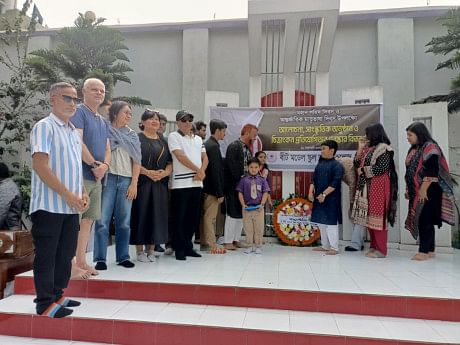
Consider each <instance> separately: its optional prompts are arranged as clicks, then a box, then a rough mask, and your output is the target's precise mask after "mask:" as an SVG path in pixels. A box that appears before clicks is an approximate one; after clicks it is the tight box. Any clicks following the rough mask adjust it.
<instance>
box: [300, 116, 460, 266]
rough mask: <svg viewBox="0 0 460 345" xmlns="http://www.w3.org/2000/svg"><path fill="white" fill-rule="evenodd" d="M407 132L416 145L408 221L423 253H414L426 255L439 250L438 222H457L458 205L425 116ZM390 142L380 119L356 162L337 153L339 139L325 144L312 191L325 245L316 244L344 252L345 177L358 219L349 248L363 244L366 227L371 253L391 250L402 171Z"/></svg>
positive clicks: (408, 177) (409, 167) (409, 165)
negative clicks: (390, 235)
mask: <svg viewBox="0 0 460 345" xmlns="http://www.w3.org/2000/svg"><path fill="white" fill-rule="evenodd" d="M406 132H407V140H408V142H409V144H410V145H411V147H410V150H409V152H408V154H407V158H406V172H405V182H406V192H405V198H406V199H407V200H408V203H409V213H408V215H407V218H406V221H405V227H406V229H407V230H409V231H410V232H411V234H412V236H413V237H414V239H416V240H418V241H419V250H418V253H417V254H415V255H414V256H413V258H412V259H413V260H418V261H423V260H427V259H430V258H433V257H434V256H435V253H434V250H435V226H438V227H441V225H442V222H446V223H448V224H450V225H454V224H455V222H456V216H457V209H456V206H455V200H454V195H453V180H452V177H451V175H450V174H449V169H448V165H447V162H446V159H445V157H444V155H443V153H442V151H441V148H440V147H439V145H438V144H437V142H436V141H435V140H434V139H433V138H432V137H431V135H430V132H429V131H428V129H427V127H426V126H425V125H424V124H423V123H421V122H414V123H413V124H411V125H410V126H409V127H407V128H406ZM390 144H391V143H390V140H389V138H388V136H387V134H386V133H385V130H384V127H383V126H382V125H381V124H374V125H371V126H369V127H367V128H366V136H365V139H363V140H361V141H360V142H359V144H358V150H357V152H356V155H355V156H354V159H353V161H352V163H351V164H348V163H349V162H347V161H346V158H337V159H336V157H335V154H336V152H337V149H338V144H337V142H335V141H333V140H327V141H325V142H323V143H322V144H321V158H320V161H319V163H318V165H317V166H316V168H315V172H314V176H313V183H312V184H311V186H310V190H309V195H308V198H309V199H310V200H311V201H312V202H313V211H312V218H311V220H312V222H313V223H315V224H317V225H318V227H319V229H320V233H321V247H317V248H314V250H315V251H322V252H325V253H326V254H327V255H335V254H338V253H339V235H338V224H340V223H341V221H342V206H341V184H342V180H344V181H346V182H347V183H348V184H349V185H350V186H351V190H352V192H351V193H350V194H351V197H350V201H351V204H350V210H349V217H350V219H351V221H352V223H353V225H354V226H353V232H352V240H351V243H350V245H349V246H347V247H345V251H360V250H364V235H365V231H366V229H367V231H368V232H369V235H370V248H369V250H368V252H367V253H366V256H367V257H369V258H384V257H386V256H387V254H388V247H387V240H388V228H389V225H391V226H393V225H394V223H395V218H396V211H397V210H396V204H397V201H398V176H397V173H396V167H395V163H394V151H393V148H392V147H391V146H390ZM347 170H348V171H347Z"/></svg>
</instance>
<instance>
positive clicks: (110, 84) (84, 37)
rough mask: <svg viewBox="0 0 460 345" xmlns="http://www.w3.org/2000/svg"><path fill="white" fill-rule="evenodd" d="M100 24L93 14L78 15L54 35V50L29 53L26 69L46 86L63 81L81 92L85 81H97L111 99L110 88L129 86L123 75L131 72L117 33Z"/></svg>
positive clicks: (144, 102) (137, 100)
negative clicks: (69, 25) (120, 85)
mask: <svg viewBox="0 0 460 345" xmlns="http://www.w3.org/2000/svg"><path fill="white" fill-rule="evenodd" d="M104 21H105V19H104V18H96V15H95V14H94V13H93V12H86V13H85V14H84V15H83V14H82V13H79V16H78V18H77V19H76V20H75V22H74V24H75V26H73V27H66V28H63V29H61V30H60V31H59V32H58V34H57V42H58V43H57V46H56V49H55V50H51V49H39V50H35V51H33V52H31V53H30V54H31V55H32V56H31V57H29V59H28V64H29V66H31V67H32V68H33V69H34V71H35V73H36V74H37V76H38V77H39V78H40V79H41V80H42V82H43V83H44V84H46V85H49V84H52V83H54V82H57V81H67V82H70V83H71V84H73V85H74V86H75V87H76V88H77V90H81V87H82V86H83V82H84V81H85V79H87V78H90V77H96V78H99V79H101V80H102V81H103V82H104V84H105V86H106V99H112V98H113V95H112V94H113V88H114V86H115V85H116V84H117V83H118V82H125V83H131V80H130V79H129V77H128V76H127V73H128V72H131V71H133V70H132V68H131V67H130V66H129V65H128V64H127V63H128V62H129V59H128V57H127V56H126V54H125V53H124V51H126V50H128V47H126V45H125V44H124V40H125V39H124V37H123V36H122V35H121V33H120V32H119V31H118V30H116V29H113V28H110V27H108V26H105V25H102V23H104ZM124 98H125V99H128V100H131V102H132V104H134V105H150V104H151V103H150V102H149V101H148V100H144V99H141V98H139V97H133V98H130V97H124Z"/></svg>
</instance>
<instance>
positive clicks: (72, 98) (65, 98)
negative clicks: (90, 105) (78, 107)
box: [61, 95, 81, 104]
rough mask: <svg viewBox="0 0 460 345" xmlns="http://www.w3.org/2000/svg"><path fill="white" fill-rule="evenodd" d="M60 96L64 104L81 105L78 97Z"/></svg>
mask: <svg viewBox="0 0 460 345" xmlns="http://www.w3.org/2000/svg"><path fill="white" fill-rule="evenodd" d="M61 96H62V99H63V100H64V102H66V103H72V102H74V103H75V104H80V103H81V99H80V98H78V97H72V96H67V95H61Z"/></svg>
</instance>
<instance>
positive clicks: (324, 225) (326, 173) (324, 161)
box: [308, 140, 344, 255]
mask: <svg viewBox="0 0 460 345" xmlns="http://www.w3.org/2000/svg"><path fill="white" fill-rule="evenodd" d="M337 149H338V144H337V142H336V141H334V140H326V141H325V142H323V143H322V144H321V158H320V159H319V163H318V165H317V166H316V168H315V172H314V175H313V184H312V185H310V191H309V193H308V199H309V200H310V201H313V212H312V216H311V221H312V222H313V223H315V224H317V225H318V227H319V228H320V231H321V247H317V248H315V249H313V250H314V251H321V252H325V254H326V255H336V254H338V253H339V228H338V224H340V223H341V222H342V205H341V184H342V177H343V173H344V170H343V166H342V164H340V162H339V161H337V160H336V159H335V154H336V152H337Z"/></svg>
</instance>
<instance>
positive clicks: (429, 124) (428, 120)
mask: <svg viewBox="0 0 460 345" xmlns="http://www.w3.org/2000/svg"><path fill="white" fill-rule="evenodd" d="M413 120H414V122H422V123H423V124H424V125H425V126H426V128H428V130H429V131H430V133H432V127H433V126H432V120H433V118H432V117H431V116H428V117H414V119H413Z"/></svg>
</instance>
